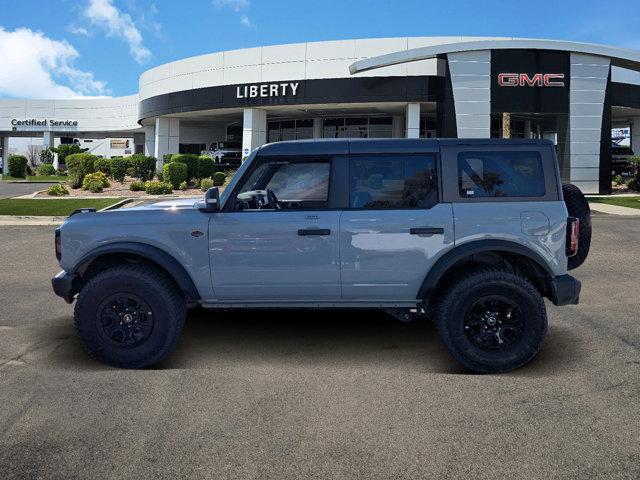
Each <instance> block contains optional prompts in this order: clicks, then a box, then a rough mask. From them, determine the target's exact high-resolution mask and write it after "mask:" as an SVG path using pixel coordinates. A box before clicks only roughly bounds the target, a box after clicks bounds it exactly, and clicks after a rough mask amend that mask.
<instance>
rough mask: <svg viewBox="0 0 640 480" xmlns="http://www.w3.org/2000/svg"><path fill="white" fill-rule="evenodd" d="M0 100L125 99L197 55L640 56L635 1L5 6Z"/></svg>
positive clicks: (59, 1) (46, 0)
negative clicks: (555, 49)
mask: <svg viewBox="0 0 640 480" xmlns="http://www.w3.org/2000/svg"><path fill="white" fill-rule="evenodd" d="M2 7H3V8H2V11H3V15H2V17H0V59H2V60H0V68H2V70H0V97H31V98H51V97H73V96H78V95H126V94H130V93H134V92H136V91H137V88H138V87H137V85H138V77H139V75H140V73H141V72H143V71H145V70H147V69H149V68H151V67H153V66H156V65H160V64H162V63H166V62H169V61H172V60H177V59H180V58H185V57H189V56H193V55H198V54H202V53H208V52H214V51H220V50H229V49H234V48H243V47H252V46H260V45H271V44H278V43H291V42H303V41H314V40H331V39H346V38H368V37H392V36H421V35H425V36H429V35H436V36H437V35H483V36H519V37H533V38H554V39H566V40H576V41H586V42H594V43H604V44H610V45H616V46H621V47H627V48H636V49H640V0H629V1H619V2H605V1H602V0H600V1H595V0H582V1H577V0H569V1H561V0H556V1H546V0H541V1H538V2H531V3H529V4H527V5H526V6H525V3H524V2H521V1H512V2H508V1H505V0H502V1H499V2H498V1H492V0H486V1H469V0H458V1H452V0H450V1H435V0H422V1H418V0H409V1H399V0H397V1H382V0H369V1H364V0H359V1H354V0H341V1H334V0H321V1H313V0H300V1H290V0H289V1H284V0H270V1H264V0H182V1H179V0H28V1H25V0H2Z"/></svg>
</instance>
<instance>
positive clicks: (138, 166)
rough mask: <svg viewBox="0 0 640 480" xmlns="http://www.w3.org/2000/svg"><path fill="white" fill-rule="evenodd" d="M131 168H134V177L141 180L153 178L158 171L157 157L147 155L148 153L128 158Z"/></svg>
mask: <svg viewBox="0 0 640 480" xmlns="http://www.w3.org/2000/svg"><path fill="white" fill-rule="evenodd" d="M128 161H129V168H131V169H132V173H133V175H132V176H134V177H136V178H139V179H140V180H144V181H147V180H151V179H152V178H153V177H154V175H155V173H156V159H155V157H147V156H146V155H141V154H136V155H131V156H130V157H129V158H128Z"/></svg>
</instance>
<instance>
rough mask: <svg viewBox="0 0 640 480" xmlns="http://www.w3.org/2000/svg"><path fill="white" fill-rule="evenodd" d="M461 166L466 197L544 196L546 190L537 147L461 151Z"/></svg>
mask: <svg viewBox="0 0 640 480" xmlns="http://www.w3.org/2000/svg"><path fill="white" fill-rule="evenodd" d="M457 168H458V189H459V193H460V196H461V197H462V198H483V197H542V196H544V195H545V193H546V192H545V177H544V170H543V167H542V158H541V156H540V153H539V152H537V151H479V152H473V151H467V152H460V153H458V158H457Z"/></svg>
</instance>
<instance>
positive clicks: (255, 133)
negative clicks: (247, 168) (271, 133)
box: [242, 108, 267, 158]
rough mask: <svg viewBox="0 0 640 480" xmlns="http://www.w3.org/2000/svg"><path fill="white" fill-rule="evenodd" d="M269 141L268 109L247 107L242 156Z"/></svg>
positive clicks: (244, 119)
mask: <svg viewBox="0 0 640 480" xmlns="http://www.w3.org/2000/svg"><path fill="white" fill-rule="evenodd" d="M265 143H267V111H266V110H263V109H261V108H245V109H244V114H243V124H242V158H244V157H246V156H248V155H249V154H250V153H251V152H253V151H254V150H255V149H256V148H258V147H259V146H261V145H264V144H265Z"/></svg>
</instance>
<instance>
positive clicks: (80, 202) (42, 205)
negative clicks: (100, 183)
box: [0, 198, 122, 217]
mask: <svg viewBox="0 0 640 480" xmlns="http://www.w3.org/2000/svg"><path fill="white" fill-rule="evenodd" d="M120 200H122V199H121V198H91V199H81V198H52V199H49V198H47V199H41V200H40V199H30V198H29V199H26V198H25V199H23V198H15V199H14V198H6V199H2V200H0V215H29V216H30V215H47V216H54V217H66V216H67V215H69V214H70V213H71V212H73V211H74V210H76V209H78V208H95V209H96V210H100V209H101V208H105V207H108V206H109V205H113V204H114V203H116V202H119V201H120Z"/></svg>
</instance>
